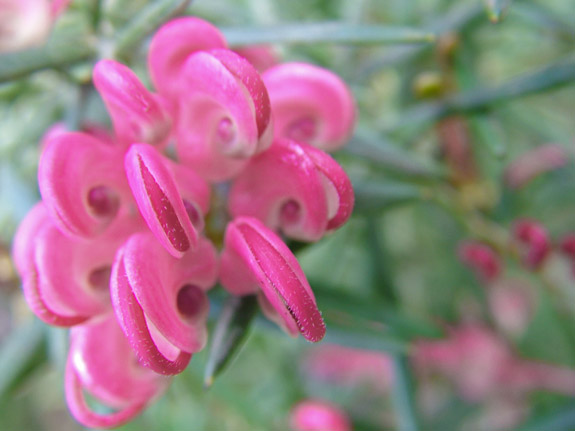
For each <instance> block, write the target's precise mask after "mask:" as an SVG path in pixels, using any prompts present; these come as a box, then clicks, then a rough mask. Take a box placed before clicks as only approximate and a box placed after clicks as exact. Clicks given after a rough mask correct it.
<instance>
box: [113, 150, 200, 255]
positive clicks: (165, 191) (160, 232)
mask: <svg viewBox="0 0 575 431" xmlns="http://www.w3.org/2000/svg"><path fill="white" fill-rule="evenodd" d="M169 163H170V162H169V161H168V159H166V158H165V157H163V156H162V155H161V154H160V153H159V152H158V151H157V150H156V149H155V148H153V147H152V146H150V145H147V144H134V145H132V146H131V147H130V149H129V150H128V152H127V153H126V156H125V159H124V165H125V169H126V175H127V178H128V182H129V184H130V188H131V189H132V194H133V195H134V198H135V200H136V203H137V205H138V208H139V210H140V213H141V214H142V216H143V217H144V220H146V223H147V224H148V227H149V228H150V230H151V231H152V233H153V234H154V235H155V236H156V238H157V239H158V241H160V243H161V244H162V245H163V246H164V247H165V248H166V250H167V251H168V252H169V253H170V254H172V255H173V256H174V257H181V256H182V254H183V253H184V252H186V251H188V250H189V249H190V248H192V249H193V248H195V247H196V245H197V242H198V227H199V225H197V226H198V227H196V226H194V223H193V220H191V219H190V214H189V211H192V210H194V208H196V209H195V211H196V212H199V211H201V210H204V211H205V209H206V207H207V201H208V200H209V190H208V186H207V184H205V182H204V180H202V179H201V178H199V177H198V176H197V175H195V174H194V173H193V172H189V173H186V172H182V171H183V170H184V169H185V168H178V172H179V175H180V177H183V178H182V179H186V180H191V181H193V182H195V185H193V186H187V187H186V185H185V184H184V187H186V189H185V190H188V191H189V192H188V193H186V197H187V198H188V199H191V200H186V201H184V199H183V196H182V193H181V192H180V190H179V188H178V184H177V183H176V179H175V177H174V174H173V173H172V171H171V170H170V169H169V167H168V164H169ZM170 164H171V163H170ZM190 192H191V193H190ZM196 196H198V197H199V199H200V201H201V202H199V203H196V202H195V197H196ZM185 202H188V206H189V208H188V209H189V211H188V209H187V208H186V204H185ZM194 205H195V207H194ZM192 215H193V214H192ZM193 216H194V218H195V219H196V223H197V224H198V223H200V222H202V221H203V214H202V213H199V214H195V215H193Z"/></svg>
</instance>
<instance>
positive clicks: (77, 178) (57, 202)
mask: <svg viewBox="0 0 575 431" xmlns="http://www.w3.org/2000/svg"><path fill="white" fill-rule="evenodd" d="M122 158H123V154H122V152H121V151H119V149H117V148H114V147H111V146H110V145H108V144H106V143H105V142H102V141H100V140H98V139H96V138H94V137H92V136H90V135H88V134H85V133H61V134H57V135H56V136H54V137H53V138H52V139H51V140H50V141H49V142H48V143H47V145H46V147H45V149H44V152H43V153H42V157H41V159H40V165H39V167H38V184H39V186H40V193H41V194H42V198H43V200H44V203H45V205H46V208H47V209H48V211H49V213H50V215H51V216H52V218H53V219H54V221H55V222H56V223H57V224H58V227H59V228H61V229H62V230H63V231H65V232H67V233H69V234H71V235H77V236H82V237H93V236H96V235H98V234H99V233H101V232H102V231H103V230H104V229H105V228H106V227H107V226H108V225H109V224H110V223H111V222H112V221H113V220H114V219H115V217H116V215H117V213H118V210H119V209H120V207H121V204H122V202H126V201H129V200H130V199H131V198H130V195H129V188H128V184H127V181H126V178H125V175H124V170H123V165H122Z"/></svg>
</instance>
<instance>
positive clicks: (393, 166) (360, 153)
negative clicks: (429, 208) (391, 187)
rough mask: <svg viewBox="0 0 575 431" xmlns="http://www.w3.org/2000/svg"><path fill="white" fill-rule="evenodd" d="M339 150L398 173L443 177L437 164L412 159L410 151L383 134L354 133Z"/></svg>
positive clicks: (426, 177) (429, 177)
mask: <svg viewBox="0 0 575 431" xmlns="http://www.w3.org/2000/svg"><path fill="white" fill-rule="evenodd" d="M341 152H342V153H343V154H350V155H353V156H356V157H362V158H364V159H365V160H366V161H368V162H369V163H371V164H374V165H376V166H378V167H381V168H382V169H386V170H389V171H391V172H395V173H398V174H403V175H408V176H413V177H420V178H425V179H439V178H442V177H444V172H443V171H442V169H441V168H440V167H439V166H436V165H434V164H431V163H423V162H420V161H418V160H417V159H414V157H413V155H412V154H411V153H410V152H408V151H406V150H403V149H402V148H401V147H400V146H399V145H398V144H394V143H393V142H391V141H389V140H388V139H387V138H386V137H383V136H378V137H376V136H368V135H367V134H365V133H362V134H356V135H355V136H354V137H353V138H352V140H351V141H350V142H349V143H348V144H347V145H346V146H345V147H344V148H343V149H342V150H341Z"/></svg>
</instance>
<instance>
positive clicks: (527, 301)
mask: <svg viewBox="0 0 575 431" xmlns="http://www.w3.org/2000/svg"><path fill="white" fill-rule="evenodd" d="M530 287H531V286H529V284H528V283H527V282H526V281H524V280H515V279H504V280H500V281H498V282H496V283H495V284H494V285H492V286H490V289H489V291H488V293H487V294H488V302H489V308H490V310H491V314H492V315H493V319H494V320H495V323H496V324H497V326H498V327H499V329H500V330H501V331H502V332H503V333H504V334H507V335H509V336H511V337H514V338H517V337H520V336H521V335H523V334H524V333H525V330H526V329H527V326H528V325H529V322H530V321H531V318H532V317H533V313H534V312H535V300H534V298H533V294H532V292H531V289H530Z"/></svg>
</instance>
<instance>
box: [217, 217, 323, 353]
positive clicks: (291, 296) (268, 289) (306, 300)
mask: <svg viewBox="0 0 575 431" xmlns="http://www.w3.org/2000/svg"><path fill="white" fill-rule="evenodd" d="M224 241H225V248H224V251H223V252H222V256H221V270H220V281H221V283H222V285H223V286H224V287H225V288H226V289H227V290H228V291H230V292H231V293H233V294H235V295H247V294H258V299H259V300H260V304H261V306H262V310H263V312H264V313H265V314H266V316H267V317H268V318H270V319H271V320H274V321H275V322H277V323H278V324H279V325H280V326H282V327H283V328H284V329H285V330H286V331H287V332H288V333H289V334H291V335H294V336H295V335H297V334H299V333H301V334H302V335H303V336H304V337H305V338H306V339H307V340H309V341H313V342H317V341H319V340H321V339H322V338H323V336H324V335H325V324H324V322H323V319H322V317H321V314H320V312H319V310H318V308H317V305H316V302H315V297H314V295H313V292H312V290H311V287H310V286H309V283H308V282H307V279H306V278H305V275H304V273H303V271H302V269H301V267H300V266H299V263H298V262H297V260H296V258H295V256H294V255H293V254H292V253H291V251H290V249H289V248H288V247H287V246H286V245H285V244H284V242H283V241H282V240H281V239H280V238H279V237H278V236H277V235H276V234H274V233H273V232H272V231H271V230H269V229H268V228H267V227H266V226H264V225H263V224H262V223H261V222H260V221H259V220H256V219H254V218H251V217H240V218H237V219H235V220H234V221H232V222H231V223H230V224H229V225H228V227H227V230H226V236H225V240H224Z"/></svg>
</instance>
